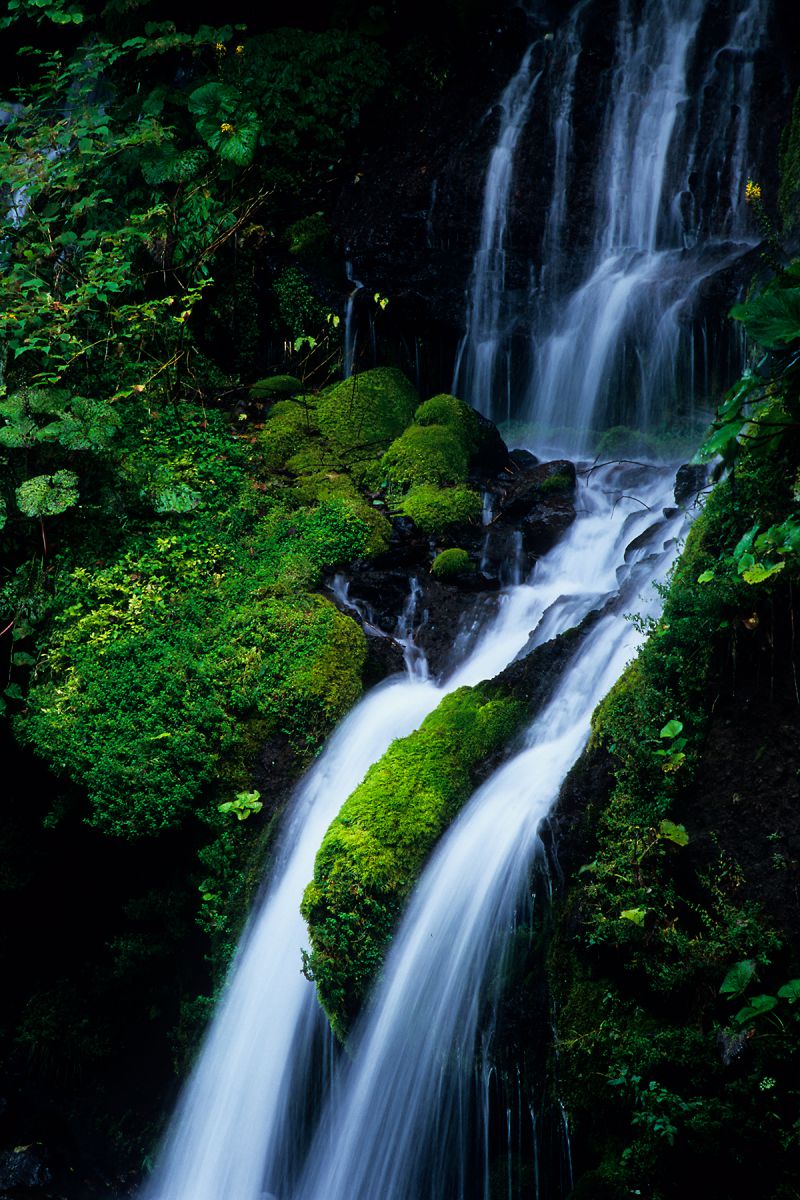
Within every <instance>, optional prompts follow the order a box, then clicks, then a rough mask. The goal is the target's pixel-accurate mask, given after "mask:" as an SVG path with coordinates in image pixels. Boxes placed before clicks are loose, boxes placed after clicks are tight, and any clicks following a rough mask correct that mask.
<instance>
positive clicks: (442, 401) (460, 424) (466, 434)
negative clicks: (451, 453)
mask: <svg viewBox="0 0 800 1200" xmlns="http://www.w3.org/2000/svg"><path fill="white" fill-rule="evenodd" d="M414 420H415V421H416V423H417V425H447V426H449V427H450V428H451V429H453V430H455V431H456V432H457V435H458V438H459V440H460V441H461V443H462V445H463V446H464V447H465V449H466V450H467V451H468V453H469V454H474V453H475V451H476V450H477V449H478V446H479V445H480V440H481V430H480V425H479V423H478V418H477V416H476V414H475V410H474V409H473V408H471V407H470V405H469V404H466V403H465V402H464V401H463V400H459V399H458V397H457V396H450V395H448V394H447V393H445V392H442V393H440V394H439V395H438V396H431V398H430V400H426V401H425V402H424V404H420V406H419V408H418V409H417V411H416V412H415V413H414Z"/></svg>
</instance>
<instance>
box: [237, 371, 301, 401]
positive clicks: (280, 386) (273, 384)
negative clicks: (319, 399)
mask: <svg viewBox="0 0 800 1200" xmlns="http://www.w3.org/2000/svg"><path fill="white" fill-rule="evenodd" d="M305 390H306V389H305V388H304V387H303V384H302V383H301V382H300V380H299V379H296V378H295V376H294V375H272V376H270V377H269V378H268V379H259V380H258V381H257V382H256V383H253V384H251V385H250V395H251V396H252V397H253V398H254V399H255V400H267V399H272V397H273V396H301V395H302V394H303V392H304V391H305Z"/></svg>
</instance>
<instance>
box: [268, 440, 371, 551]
mask: <svg viewBox="0 0 800 1200" xmlns="http://www.w3.org/2000/svg"><path fill="white" fill-rule="evenodd" d="M295 461H296V460H295V459H290V460H289V463H288V464H287V465H288V466H290V467H291V466H292V464H293V463H294V462H295ZM294 490H295V494H296V495H297V497H298V498H299V499H300V501H301V502H302V503H303V504H314V503H316V504H318V503H320V502H321V501H324V500H335V499H338V500H341V501H343V502H344V503H345V504H346V505H347V507H348V508H349V510H350V511H351V512H352V513H353V515H354V516H355V517H357V518H358V519H359V520H360V521H363V522H364V524H365V525H366V526H367V527H368V528H369V531H370V533H369V538H368V539H367V542H366V545H365V546H364V551H363V552H364V554H366V555H372V554H381V553H382V552H383V551H384V550H386V549H387V547H388V545H389V538H390V536H391V533H392V526H391V524H390V522H389V521H388V520H387V518H386V517H385V516H384V515H383V513H382V512H379V511H378V510H377V509H376V508H375V507H374V506H373V505H371V504H370V503H369V501H368V500H365V499H364V497H363V496H362V495H361V493H360V492H359V491H358V489H357V488H356V486H355V485H354V483H353V481H352V479H351V478H350V476H349V475H346V474H344V472H341V471H335V470H328V471H317V472H316V473H314V474H308V475H304V476H303V477H302V478H299V479H298V480H297V483H296V485H295V489H294Z"/></svg>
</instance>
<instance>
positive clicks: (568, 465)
mask: <svg viewBox="0 0 800 1200" xmlns="http://www.w3.org/2000/svg"><path fill="white" fill-rule="evenodd" d="M531 458H533V455H531ZM575 480H576V473H575V464H574V463H572V462H570V461H569V459H566V458H558V459H554V460H553V461H552V462H546V463H539V462H536V461H535V459H534V461H533V462H528V461H526V460H524V459H523V460H522V462H520V461H519V460H518V459H517V460H514V469H513V470H512V471H510V472H508V474H507V475H505V476H504V477H503V478H502V479H501V480H500V481H499V483H498V492H499V508H500V514H499V515H500V517H501V519H503V520H504V521H514V520H520V519H521V518H523V517H526V516H527V515H528V514H529V513H530V511H531V509H532V508H533V507H535V506H536V505H538V504H545V505H547V504H550V503H553V502H556V501H561V500H563V499H565V498H569V502H570V504H571V497H572V492H573V490H574V488H575ZM573 511H574V509H573Z"/></svg>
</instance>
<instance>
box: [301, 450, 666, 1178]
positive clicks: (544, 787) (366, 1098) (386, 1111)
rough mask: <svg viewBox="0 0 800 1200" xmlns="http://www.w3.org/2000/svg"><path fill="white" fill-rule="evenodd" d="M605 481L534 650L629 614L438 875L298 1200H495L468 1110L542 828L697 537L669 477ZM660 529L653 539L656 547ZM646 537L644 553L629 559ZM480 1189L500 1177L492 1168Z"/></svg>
mask: <svg viewBox="0 0 800 1200" xmlns="http://www.w3.org/2000/svg"><path fill="white" fill-rule="evenodd" d="M614 474H616V476H617V479H616V484H617V486H616V487H614V486H613V484H614V482H615V481H614V479H613V475H614ZM597 476H599V478H598V477H597ZM597 476H596V477H595V478H594V479H592V480H591V483H590V486H585V487H584V489H583V490H582V492H581V498H582V500H583V501H584V502H585V507H586V510H587V511H586V512H585V513H584V515H583V517H582V519H579V520H578V521H577V522H576V524H575V526H573V530H572V532H571V535H570V536H568V537H567V538H566V539H565V541H564V542H563V543H562V544H561V546H560V547H559V548H558V549H557V550H556V551H555V552H554V553H553V555H552V556H551V558H550V559H549V560H548V561H547V565H546V566H544V569H543V570H542V571H541V576H542V579H541V581H540V583H538V584H537V585H536V586H535V588H534V589H532V590H535V591H537V592H538V595H539V600H540V603H541V604H542V606H543V610H544V612H545V614H546V617H545V619H543V620H542V621H541V622H540V625H539V628H538V630H537V634H536V635H535V638H534V641H537V642H538V641H541V640H542V639H543V638H544V637H545V634H546V635H547V636H552V634H553V633H554V632H556V631H557V630H558V629H560V628H565V627H567V626H570V625H572V624H573V623H574V621H575V620H576V618H577V617H579V616H581V615H583V613H584V612H586V611H588V610H589V608H591V607H593V606H594V605H595V604H596V603H600V602H602V600H603V599H604V597H605V596H606V594H611V595H615V596H617V597H618V603H617V604H615V605H613V606H612V610H611V611H608V612H606V613H605V614H604V615H602V616H601V617H600V618H599V619H598V620H597V621H596V623H595V624H594V626H593V627H592V628H591V630H590V631H589V633H588V634H587V635H586V637H585V640H584V642H583V644H582V646H581V647H580V649H579V651H578V652H577V653H576V656H575V658H574V659H573V661H572V662H571V663H570V665H569V666H568V667H567V669H566V670H565V671H564V674H563V677H562V679H561V681H560V683H559V685H558V687H557V689H556V691H555V694H554V695H553V697H552V699H551V700H550V701H549V703H548V704H547V705H546V707H545V709H544V711H543V712H542V713H541V714H540V715H539V716H538V717H537V718H536V720H535V721H534V722H533V724H532V726H531V728H530V730H529V731H528V734H527V737H526V739H525V745H524V748H523V749H522V750H521V751H520V752H519V753H518V754H517V755H515V756H514V757H513V758H512V759H511V760H510V761H509V762H508V763H507V764H506V765H505V766H503V767H501V768H500V770H498V771H497V772H496V773H495V774H494V775H492V777H491V778H490V779H489V780H488V781H487V782H486V783H485V784H484V785H483V786H482V787H481V788H480V789H479V790H478V791H477V792H476V793H475V795H474V796H473V798H472V800H471V801H470V802H469V804H468V805H467V806H466V808H465V809H464V811H463V812H462V814H461V816H460V817H459V818H458V819H457V820H456V822H455V823H454V824H453V826H452V827H451V828H450V830H449V831H448V833H447V834H446V835H445V837H444V838H443V839H442V841H441V843H440V844H439V846H438V848H437V849H436V851H435V852H434V854H433V856H432V858H431V860H430V862H429V863H428V864H427V866H426V868H425V871H424V873H423V875H422V877H421V879H420V880H419V882H418V884H417V886H416V889H415V891H414V894H413V896H412V899H411V902H410V904H409V907H408V910H407V912H406V914H405V916H404V918H403V921H402V924H401V927H400V929H399V930H398V933H397V934H396V936H395V938H394V940H393V943H392V948H391V952H390V955H389V958H388V961H387V963H386V968H385V975H384V978H383V981H382V983H381V985H380V987H379V988H378V989H377V991H376V993H375V995H374V997H373V999H372V1001H371V1003H370V1006H369V1011H368V1013H367V1016H366V1019H365V1020H364V1022H363V1024H362V1027H361V1029H360V1030H359V1031H358V1033H357V1034H356V1036H355V1038H354V1042H353V1051H352V1058H353V1063H352V1066H351V1067H350V1069H349V1070H348V1071H346V1073H345V1075H344V1078H343V1079H342V1080H340V1082H339V1085H338V1086H337V1087H336V1088H334V1089H333V1091H332V1098H331V1102H330V1104H329V1107H328V1110H327V1113H326V1114H325V1117H324V1118H323V1121H322V1124H321V1126H320V1131H319V1133H318V1136H317V1138H316V1141H315V1145H314V1149H313V1152H312V1154H311V1156H310V1159H309V1165H308V1167H307V1169H306V1173H305V1177H304V1179H303V1181H302V1184H301V1186H300V1188H299V1189H298V1190H297V1191H296V1192H295V1193H294V1197H295V1200H441V1197H443V1196H454V1197H455V1196H458V1197H461V1196H464V1195H469V1196H476V1195H480V1194H481V1191H480V1188H479V1187H478V1186H476V1179H475V1178H473V1179H472V1180H471V1181H470V1180H468V1179H465V1178H464V1177H463V1173H462V1171H461V1169H460V1166H461V1164H464V1163H465V1162H467V1161H470V1160H473V1161H474V1158H475V1149H476V1146H477V1145H480V1144H481V1143H482V1142H483V1143H484V1144H486V1139H485V1136H484V1135H482V1134H481V1132H480V1131H476V1130H475V1129H474V1127H472V1126H471V1125H470V1123H469V1119H468V1113H467V1111H466V1108H467V1097H468V1095H469V1086H468V1079H469V1076H470V1075H471V1073H472V1072H473V1070H474V1064H475V1059H476V1055H477V1053H478V1050H479V1039H480V1036H481V1029H482V1026H481V1015H482V1013H483V1011H484V1007H485V1005H486V1002H487V999H489V1000H490V999H491V997H490V996H488V997H487V990H491V987H492V983H491V981H492V980H494V981H495V983H496V984H498V985H499V981H500V980H501V979H502V969H501V964H502V960H503V955H504V951H505V947H506V944H507V940H508V936H509V934H510V932H511V929H512V927H513V920H514V914H515V910H516V908H517V906H518V905H519V903H520V901H521V899H522V898H523V897H524V895H525V892H526V887H527V883H528V875H529V871H530V867H531V862H532V859H533V856H534V854H535V852H536V847H537V840H538V839H537V829H538V827H539V825H540V823H541V821H542V819H543V818H544V817H545V816H546V815H547V813H548V812H549V810H550V808H551V806H552V804H553V802H554V800H555V799H556V797H557V795H558V791H559V788H560V786H561V783H562V782H563V779H564V777H565V775H566V773H567V771H568V770H569V768H570V767H571V766H572V764H573V763H574V762H575V760H576V758H577V756H578V754H579V753H580V751H581V749H582V747H583V745H584V744H585V741H586V739H587V736H588V732H589V719H590V717H591V714H592V710H593V709H594V707H595V705H596V704H597V703H598V701H599V700H600V699H601V698H602V697H603V695H605V693H606V692H607V691H608V689H609V687H610V686H611V684H612V683H614V681H615V680H616V679H617V678H618V676H619V674H620V673H621V671H622V669H623V667H624V666H625V664H626V662H627V661H628V660H629V659H630V657H631V655H632V653H633V651H634V649H635V647H636V645H637V643H638V642H639V641H640V640H641V636H642V635H641V633H639V632H638V631H637V627H634V626H633V625H631V623H630V622H629V621H627V620H626V617H625V612H626V611H627V610H628V609H629V608H631V607H633V608H635V609H636V611H637V612H639V613H641V614H652V613H654V612H656V611H657V609H658V606H659V603H660V601H659V596H658V594H657V592H656V591H655V589H654V588H653V586H652V581H653V580H654V579H663V577H664V575H665V573H666V571H667V569H668V567H669V565H670V563H671V561H672V559H673V557H674V554H675V549H676V537H677V536H678V534H679V533H680V530H681V528H682V525H683V522H684V514H683V513H680V512H677V511H676V510H675V509H674V508H673V509H672V510H668V512H669V511H671V513H672V515H671V516H667V517H664V515H663V512H662V510H661V508H660V505H663V504H664V502H665V501H666V500H667V499H668V498H669V489H668V484H669V476H668V474H667V473H665V472H664V471H663V470H662V471H658V472H653V473H651V474H650V478H649V480H647V479H645V478H643V477H642V473H641V472H640V473H639V479H638V480H636V478H635V473H631V472H628V473H627V480H624V477H623V478H620V472H619V470H618V469H617V470H616V471H614V472H613V474H612V472H611V471H610V470H607V471H605V472H599V473H597ZM634 482H635V486H636V489H637V494H639V493H641V494H640V495H639V499H640V500H641V501H643V502H644V503H649V504H650V507H649V508H647V509H645V508H641V510H640V512H639V513H637V514H635V515H633V516H632V517H631V516H628V517H627V518H626V516H625V515H624V509H625V508H626V507H627V506H630V504H631V502H630V501H627V502H626V501H622V502H620V500H619V489H620V486H621V485H624V486H625V487H630V486H631V484H632V483H634ZM645 497H646V499H645ZM621 510H623V511H621ZM648 528H649V529H650V530H651V537H649V538H647V537H640V536H639V534H640V533H641V532H642V531H643V530H644V531H645V532H646V531H647V529H648ZM634 537H635V538H636V542H637V549H636V550H635V551H633V552H630V551H629V552H628V553H627V554H626V553H625V547H626V546H630V543H631V541H632V540H633V538H634ZM626 560H627V561H626ZM548 601H549V604H548ZM484 1032H485V1031H484ZM476 1176H477V1179H478V1180H482V1179H484V1178H486V1177H488V1163H486V1162H485V1163H484V1164H482V1169H480V1170H477V1169H476Z"/></svg>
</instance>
